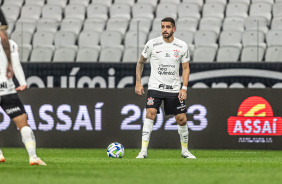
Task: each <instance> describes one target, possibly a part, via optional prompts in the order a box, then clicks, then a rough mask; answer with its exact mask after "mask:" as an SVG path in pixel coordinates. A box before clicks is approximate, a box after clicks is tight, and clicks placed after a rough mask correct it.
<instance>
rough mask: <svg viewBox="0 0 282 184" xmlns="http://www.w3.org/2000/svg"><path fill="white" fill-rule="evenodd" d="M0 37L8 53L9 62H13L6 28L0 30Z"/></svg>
mask: <svg viewBox="0 0 282 184" xmlns="http://www.w3.org/2000/svg"><path fill="white" fill-rule="evenodd" d="M0 37H1V42H2V46H3V49H4V51H5V54H6V55H7V59H8V62H11V51H10V44H9V38H8V35H7V32H6V30H0Z"/></svg>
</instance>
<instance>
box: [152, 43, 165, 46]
mask: <svg viewBox="0 0 282 184" xmlns="http://www.w3.org/2000/svg"><path fill="white" fill-rule="evenodd" d="M162 44H163V43H162V42H160V43H154V44H153V47H155V46H158V45H162Z"/></svg>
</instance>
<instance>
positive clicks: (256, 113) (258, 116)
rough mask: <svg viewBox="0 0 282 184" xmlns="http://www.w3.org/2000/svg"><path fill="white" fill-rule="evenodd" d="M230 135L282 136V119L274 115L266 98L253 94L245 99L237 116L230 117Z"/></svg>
mask: <svg viewBox="0 0 282 184" xmlns="http://www.w3.org/2000/svg"><path fill="white" fill-rule="evenodd" d="M228 134H229V135H255V136H281V135H282V119H281V117H274V116H273V111H272V107H271V106H270V104H269V103H268V101H266V100H265V99H264V98H262V97H259V96H252V97H249V98H247V99H245V100H244V101H243V103H242V104H241V105H240V107H239V109H238V113H237V116H231V117H229V119H228Z"/></svg>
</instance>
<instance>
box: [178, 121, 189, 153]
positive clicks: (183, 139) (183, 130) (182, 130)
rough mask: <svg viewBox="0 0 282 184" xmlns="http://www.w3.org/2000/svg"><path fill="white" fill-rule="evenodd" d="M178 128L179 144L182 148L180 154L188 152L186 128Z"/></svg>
mask: <svg viewBox="0 0 282 184" xmlns="http://www.w3.org/2000/svg"><path fill="white" fill-rule="evenodd" d="M177 126H178V133H179V136H180V142H181V148H182V152H184V151H186V150H188V134H189V132H188V127H187V125H184V126H180V125H177Z"/></svg>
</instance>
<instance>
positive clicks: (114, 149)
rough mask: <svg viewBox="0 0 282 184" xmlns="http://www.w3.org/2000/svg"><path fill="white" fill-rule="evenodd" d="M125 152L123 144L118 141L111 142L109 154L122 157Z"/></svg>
mask: <svg viewBox="0 0 282 184" xmlns="http://www.w3.org/2000/svg"><path fill="white" fill-rule="evenodd" d="M123 154H124V148H123V145H122V144H120V143H118V142H114V143H112V144H110V145H109V146H108V148H107V155H108V157H110V158H122V157H123Z"/></svg>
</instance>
